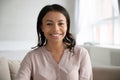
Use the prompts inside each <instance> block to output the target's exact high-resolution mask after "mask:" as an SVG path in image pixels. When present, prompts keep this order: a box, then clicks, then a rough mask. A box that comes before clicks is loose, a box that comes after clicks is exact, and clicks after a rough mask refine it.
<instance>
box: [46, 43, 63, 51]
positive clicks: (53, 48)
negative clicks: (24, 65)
mask: <svg viewBox="0 0 120 80" xmlns="http://www.w3.org/2000/svg"><path fill="white" fill-rule="evenodd" d="M45 47H46V49H48V50H49V51H50V52H61V51H64V49H65V45H64V43H63V42H62V43H56V44H53V43H47V44H46V46H45Z"/></svg>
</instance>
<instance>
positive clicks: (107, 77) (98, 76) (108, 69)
mask: <svg viewBox="0 0 120 80" xmlns="http://www.w3.org/2000/svg"><path fill="white" fill-rule="evenodd" d="M93 80H120V67H119V66H118V67H117V66H102V67H93Z"/></svg>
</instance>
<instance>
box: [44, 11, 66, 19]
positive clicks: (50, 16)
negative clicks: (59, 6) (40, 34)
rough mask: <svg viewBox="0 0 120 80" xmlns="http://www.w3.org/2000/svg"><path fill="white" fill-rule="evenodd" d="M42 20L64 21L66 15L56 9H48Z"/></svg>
mask: <svg viewBox="0 0 120 80" xmlns="http://www.w3.org/2000/svg"><path fill="white" fill-rule="evenodd" d="M43 20H63V21H66V17H65V16H64V15H63V14H62V13H61V12H58V11H50V12H48V13H47V14H46V15H45V16H44V17H43Z"/></svg>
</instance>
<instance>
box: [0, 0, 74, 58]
mask: <svg viewBox="0 0 120 80" xmlns="http://www.w3.org/2000/svg"><path fill="white" fill-rule="evenodd" d="M52 3H57V4H60V5H62V6H64V7H65V8H66V9H67V10H68V12H69V14H70V17H71V26H73V25H74V23H73V22H74V21H73V20H74V19H73V18H74V0H0V55H1V56H6V57H10V58H13V59H16V58H15V55H16V56H17V59H22V57H23V56H24V55H25V53H26V52H27V51H28V50H30V48H31V47H34V46H35V45H36V42H37V34H36V21H37V16H38V13H39V11H40V10H41V8H42V7H43V6H45V5H47V4H52ZM17 51H19V52H17ZM16 53H18V54H16Z"/></svg>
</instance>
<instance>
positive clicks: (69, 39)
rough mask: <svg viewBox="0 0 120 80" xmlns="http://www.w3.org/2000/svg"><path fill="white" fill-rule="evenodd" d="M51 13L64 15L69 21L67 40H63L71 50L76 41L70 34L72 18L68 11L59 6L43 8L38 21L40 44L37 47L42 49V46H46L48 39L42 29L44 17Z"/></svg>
mask: <svg viewBox="0 0 120 80" xmlns="http://www.w3.org/2000/svg"><path fill="white" fill-rule="evenodd" d="M50 11H57V12H60V13H62V14H63V15H64V16H65V18H66V20H67V32H66V36H65V38H64V39H63V42H64V43H65V44H67V48H69V50H71V49H72V48H73V47H74V46H75V39H74V38H73V36H72V34H71V33H70V32H69V30H70V17H69V14H68V12H67V10H66V9H65V8H64V7H62V6H60V5H58V4H53V5H47V6H45V7H43V8H42V10H41V11H40V13H39V15H38V19H37V36H38V44H37V47H41V46H44V45H45V44H46V38H45V36H44V33H43V31H42V29H41V27H42V26H41V25H42V19H43V17H44V16H45V15H46V14H47V13H48V12H50Z"/></svg>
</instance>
